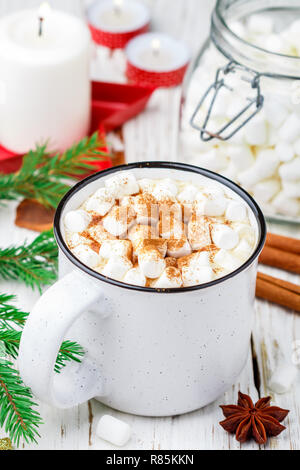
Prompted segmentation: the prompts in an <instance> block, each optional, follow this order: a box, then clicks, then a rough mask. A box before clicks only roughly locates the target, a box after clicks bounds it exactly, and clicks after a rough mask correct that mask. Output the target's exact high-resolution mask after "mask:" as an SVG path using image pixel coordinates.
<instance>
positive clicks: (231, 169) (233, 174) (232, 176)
mask: <svg viewBox="0 0 300 470" xmlns="http://www.w3.org/2000/svg"><path fill="white" fill-rule="evenodd" d="M222 175H223V176H225V178H228V179H229V180H232V181H236V180H237V175H238V171H237V169H236V166H235V165H234V163H233V162H230V163H229V165H228V167H227V168H226V169H225V170H222Z"/></svg>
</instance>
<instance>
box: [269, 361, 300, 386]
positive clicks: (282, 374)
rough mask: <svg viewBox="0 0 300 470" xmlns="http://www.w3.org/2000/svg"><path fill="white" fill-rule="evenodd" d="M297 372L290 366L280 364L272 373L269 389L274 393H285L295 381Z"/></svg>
mask: <svg viewBox="0 0 300 470" xmlns="http://www.w3.org/2000/svg"><path fill="white" fill-rule="evenodd" d="M298 373H299V370H298V369H297V368H296V367H295V366H294V365H292V364H280V365H279V366H278V368H277V369H276V370H275V372H274V373H273V375H272V377H271V379H270V381H269V388H270V390H272V392H275V393H287V392H288V391H289V390H290V389H291V388H292V386H293V384H294V382H295V381H296V378H297V375H298Z"/></svg>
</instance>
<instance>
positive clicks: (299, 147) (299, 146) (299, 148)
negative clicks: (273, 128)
mask: <svg viewBox="0 0 300 470" xmlns="http://www.w3.org/2000/svg"><path fill="white" fill-rule="evenodd" d="M293 147H294V151H295V152H294V153H295V154H296V155H297V156H298V157H300V139H298V140H296V142H294V144H293Z"/></svg>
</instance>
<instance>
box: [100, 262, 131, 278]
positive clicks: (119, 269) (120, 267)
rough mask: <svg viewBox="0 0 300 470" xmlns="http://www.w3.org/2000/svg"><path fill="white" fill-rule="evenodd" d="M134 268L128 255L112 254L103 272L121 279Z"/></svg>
mask: <svg viewBox="0 0 300 470" xmlns="http://www.w3.org/2000/svg"><path fill="white" fill-rule="evenodd" d="M131 268H132V263H131V261H130V260H129V259H128V258H127V257H126V256H112V257H110V258H109V260H108V262H107V263H106V265H105V266H104V268H103V269H102V271H101V274H102V275H103V276H105V277H109V278H111V279H116V280H117V281H121V280H122V279H123V277H124V276H125V274H126V273H127V272H128V271H129V270H130V269H131Z"/></svg>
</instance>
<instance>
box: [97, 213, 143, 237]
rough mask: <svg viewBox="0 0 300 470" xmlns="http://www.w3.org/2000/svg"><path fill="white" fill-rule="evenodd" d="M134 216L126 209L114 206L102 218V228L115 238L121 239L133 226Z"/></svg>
mask: <svg viewBox="0 0 300 470" xmlns="http://www.w3.org/2000/svg"><path fill="white" fill-rule="evenodd" d="M134 218H135V215H133V212H132V211H131V210H130V209H128V207H127V206H126V207H121V206H120V207H118V206H115V207H113V209H112V210H111V211H110V212H109V213H108V214H107V215H106V216H105V217H104V219H103V227H104V228H105V230H107V232H109V233H110V234H111V235H114V236H115V237H122V236H124V235H125V234H126V233H127V230H128V229H129V228H130V227H131V226H132V225H133V223H134Z"/></svg>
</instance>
